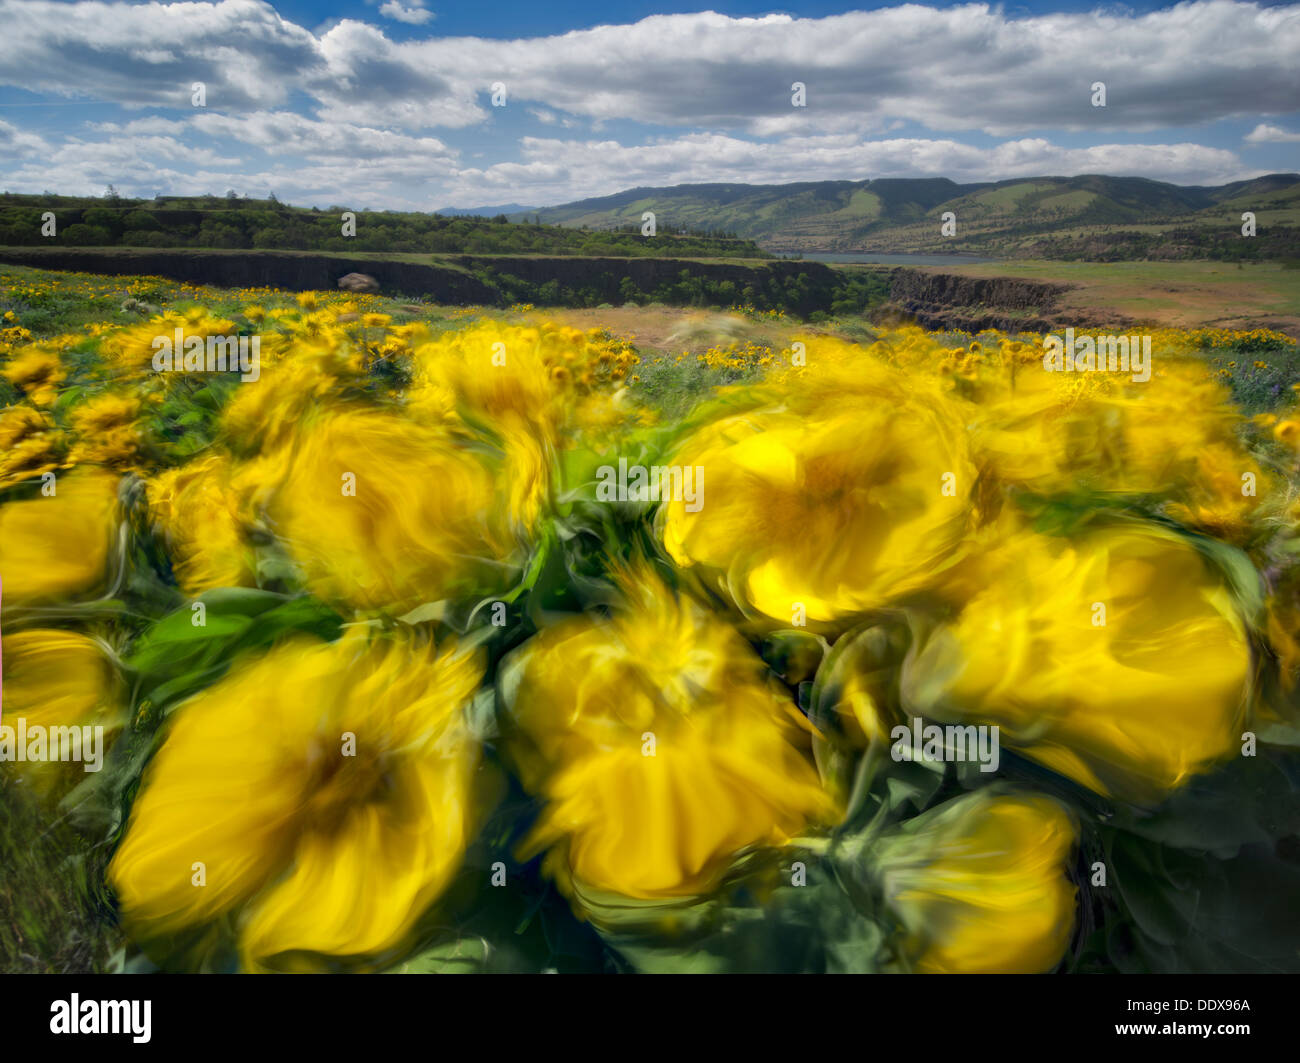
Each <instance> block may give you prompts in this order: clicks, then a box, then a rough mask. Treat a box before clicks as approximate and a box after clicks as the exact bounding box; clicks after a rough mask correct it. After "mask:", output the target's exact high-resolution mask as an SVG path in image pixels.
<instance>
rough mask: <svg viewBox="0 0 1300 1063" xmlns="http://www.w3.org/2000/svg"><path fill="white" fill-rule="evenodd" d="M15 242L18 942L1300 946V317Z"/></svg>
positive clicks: (172, 960)
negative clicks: (760, 297)
mask: <svg viewBox="0 0 1300 1063" xmlns="http://www.w3.org/2000/svg"><path fill="white" fill-rule="evenodd" d="M4 279H5V281H6V283H5V285H4V287H3V289H0V317H2V318H3V321H0V399H3V403H4V405H3V409H2V410H0V447H2V449H3V453H2V454H0V579H2V580H3V589H2V593H3V605H2V626H3V679H4V686H3V723H4V725H5V726H6V727H11V728H12V727H16V726H17V721H18V720H19V719H20V718H21V719H22V720H23V721H24V724H23V726H24V727H25V728H27V729H33V728H42V727H43V728H46V729H47V730H48V731H49V732H50V733H51V734H52V733H53V732H54V729H56V728H73V727H77V728H95V727H99V728H102V729H103V732H102V733H103V735H104V743H105V745H104V749H103V751H102V763H101V764H100V765H99V770H95V771H90V770H86V768H87V767H88V765H85V764H82V763H76V762H72V761H66V760H63V761H60V760H52V759H44V760H43V759H42V758H41V757H39V756H33V757H26V758H23V757H19V756H18V755H17V750H16V743H17V739H16V737H15V736H10V737H8V738H7V739H4V738H0V757H3V758H4V760H5V762H4V763H0V798H2V799H3V801H4V803H5V805H6V813H5V815H6V821H5V825H4V828H3V831H4V832H3V835H2V836H0V866H3V867H6V868H8V869H10V870H9V873H8V874H6V875H5V879H4V881H0V964H3V965H4V967H5V969H9V970H49V969H78V970H80V969H97V970H114V971H148V970H155V969H164V970H173V971H268V970H279V971H319V970H326V971H335V970H362V971H379V970H397V971H444V970H445V971H452V970H466V971H470V970H499V971H505V970H521V971H522V970H530V971H538V970H559V971H625V970H638V971H898V972H905V971H1023V972H1047V971H1053V970H1066V971H1088V972H1097V971H1175V970H1177V971H1188V970H1242V971H1258V970H1278V969H1283V970H1296V969H1297V967H1300V959H1298V957H1300V951H1298V949H1300V940H1298V937H1300V935H1298V934H1297V928H1296V924H1295V919H1294V910H1293V904H1294V898H1295V896H1296V895H1297V890H1298V889H1300V842H1298V841H1297V839H1298V838H1300V801H1298V800H1297V787H1300V753H1298V751H1297V746H1298V745H1300V712H1298V711H1297V699H1298V698H1300V694H1298V693H1297V684H1296V681H1297V678H1298V677H1300V641H1298V640H1300V564H1298V563H1297V554H1298V553H1300V534H1298V530H1300V494H1298V493H1297V492H1298V488H1297V484H1298V483H1300V475H1298V469H1297V460H1298V457H1297V455H1298V453H1300V451H1298V449H1297V448H1300V411H1297V410H1296V409H1295V408H1294V406H1293V403H1294V400H1295V392H1294V390H1293V389H1292V385H1293V384H1295V383H1296V382H1297V380H1300V377H1297V376H1295V373H1294V354H1295V351H1294V348H1295V343H1294V341H1292V340H1289V339H1288V338H1286V337H1285V336H1280V335H1278V334H1276V333H1269V332H1266V331H1263V330H1259V331H1256V332H1254V333H1222V332H1210V331H1201V332H1197V333H1188V332H1174V331H1167V330H1166V331H1160V332H1156V333H1154V334H1153V344H1152V349H1153V372H1152V375H1151V379H1150V380H1149V381H1148V382H1146V383H1136V382H1134V381H1132V380H1131V379H1130V378H1129V377H1128V376H1124V375H1119V374H1109V373H1049V372H1045V371H1044V368H1043V361H1042V350H1043V348H1042V345H1041V343H1040V342H1039V340H1040V337H1034V336H1007V335H1001V334H997V333H983V334H981V335H980V336H978V337H952V336H938V335H935V334H930V333H926V332H924V331H922V330H920V329H916V328H899V329H893V330H886V331H872V332H870V333H867V332H866V330H863V329H860V330H859V331H860V332H861V333H863V334H862V335H859V336H858V337H857V338H856V339H851V338H849V337H848V336H847V335H837V334H835V333H834V331H833V330H826V329H822V330H816V331H810V332H809V333H808V334H807V335H804V336H801V338H799V339H798V340H797V341H792V342H791V344H790V345H788V346H787V345H785V344H782V343H775V344H770V343H763V342H761V341H759V340H755V339H752V338H751V339H743V340H739V341H728V342H719V343H718V344H716V345H713V346H711V347H706V348H705V349H702V350H699V351H695V352H692V351H686V352H682V353H680V354H676V353H669V354H663V353H660V354H658V355H652V354H650V353H649V352H643V351H639V350H638V348H637V347H636V346H635V344H634V342H633V340H632V339H629V338H620V337H618V336H615V335H613V334H611V333H610V332H608V331H606V330H602V329H597V330H589V331H583V330H580V329H578V328H574V327H571V326H568V325H565V324H561V323H558V322H556V321H552V320H549V319H548V318H547V316H546V314H545V312H542V311H538V310H535V309H533V308H531V307H526V306H520V307H516V308H514V309H513V310H512V311H511V312H510V313H509V314H498V315H495V316H493V315H488V314H480V313H477V312H475V311H474V310H472V309H469V310H462V311H459V312H455V313H454V314H453V315H452V316H448V317H444V318H440V319H439V320H438V322H437V323H436V324H435V323H433V322H431V321H430V320H423V319H421V318H420V317H419V316H414V317H413V316H412V315H409V314H408V315H401V314H399V313H397V312H396V311H395V310H394V308H393V306H392V304H391V303H390V302H388V301H385V300H380V299H378V298H376V297H360V298H358V297H356V296H345V295H342V294H324V293H320V294H317V293H303V294H302V295H300V296H297V297H296V298H294V297H291V296H284V295H283V293H273V292H235V293H232V292H216V291H213V290H203V289H188V290H172V291H169V292H168V293H167V300H166V302H167V305H166V306H165V307H154V306H152V304H151V300H152V299H155V298H159V299H161V297H160V295H159V292H158V291H157V290H156V286H157V285H159V284H161V283H163V282H156V281H151V280H149V279H144V280H135V281H131V282H129V285H134V286H135V289H131V288H130V287H129V286H127V282H123V281H121V280H112V279H102V280H94V279H90V278H84V277H83V278H76V277H74V276H72V275H65V276H62V277H55V276H54V275H43V276H41V277H37V276H35V275H34V274H28V275H24V276H23V277H18V276H16V275H14V276H9V277H6V278H4ZM151 286H153V287H151ZM6 300H7V302H6ZM60 300H62V302H60ZM124 300H126V301H124ZM56 306H57V313H55V312H54V311H53V310H51V308H52V307H56ZM5 307H8V309H5ZM417 309H418V308H417ZM42 313H45V314H46V315H47V316H46V317H45V318H42ZM50 315H53V316H50ZM77 315H80V318H78V316H77ZM52 322H54V323H56V324H61V325H64V326H67V328H66V330H65V331H57V330H53V331H52V330H51V323H52ZM173 336H179V337H183V338H184V339H185V340H189V339H191V338H193V337H200V338H202V339H203V340H204V341H205V342H206V340H207V339H208V338H209V337H226V338H229V337H240V336H242V337H244V338H246V339H247V338H250V337H254V336H255V337H257V338H258V340H259V344H260V348H259V350H260V372H259V374H258V375H257V378H256V379H255V380H241V379H240V375H239V373H238V372H207V371H204V370H198V369H191V370H187V369H185V368H184V365H183V364H182V363H181V362H180V361H179V360H178V362H177V366H176V368H175V369H174V370H172V371H163V372H160V371H157V369H156V368H155V353H156V351H157V350H158V341H159V338H160V337H165V338H171V337H173ZM689 373H696V374H704V375H703V376H702V377H700V379H702V380H704V382H705V385H704V386H700V387H698V388H697V389H696V390H695V391H693V392H691V394H690V396H689V398H690V402H689V409H688V410H687V411H686V412H685V413H684V414H683V415H682V416H676V415H674V416H671V417H669V416H665V415H664V414H663V412H662V411H663V409H664V408H665V403H663V402H661V401H658V399H657V397H656V395H657V393H656V392H655V390H654V385H655V383H656V381H657V382H659V383H660V384H663V383H664V382H665V381H669V382H671V381H678V382H680V379H681V378H682V374H689ZM709 374H712V375H709ZM714 383H717V384H720V385H721V386H712V385H713V384H714ZM674 386H676V385H674ZM659 398H662V396H659ZM629 469H631V470H641V471H642V472H645V473H646V474H647V475H646V476H643V477H642V478H641V479H640V480H639V481H637V482H638V483H639V484H640V485H641V486H637V485H636V483H634V482H633V481H634V480H636V476H635V474H633V475H631V476H629V475H628V474H627V470H629ZM614 470H617V474H616V473H615V472H614ZM670 472H671V473H672V474H673V475H671V476H670V475H669V473H670ZM650 473H654V475H650ZM660 473H662V475H660ZM615 481H617V485H616V486H615ZM646 484H651V485H658V486H662V487H663V488H664V489H663V490H662V491H660V492H657V493H656V492H655V491H654V490H651V489H648V488H647V487H646V486H645V485H646ZM670 484H671V485H672V486H671V488H670V487H669V486H668V485H670ZM683 484H687V485H690V488H689V489H685V490H683V489H682V485H683ZM993 728H996V731H993V730H992V729H993ZM87 733H89V732H87ZM900 734H901V735H904V736H911V735H915V736H917V740H916V741H915V742H912V740H911V738H910V737H907V738H905V739H900V737H899V736H900ZM990 734H992V735H995V736H996V737H995V742H996V743H997V745H996V746H995V747H994V748H993V749H992V750H989V749H987V748H986V747H985V746H983V745H980V746H979V747H978V748H979V749H980V750H981V751H982V752H991V754H992V755H991V756H978V757H976V756H972V755H970V754H971V752H972V749H974V748H975V747H974V746H973V745H971V744H970V743H973V742H975V737H974V736H976V735H978V736H980V737H979V741H980V742H981V743H982V742H984V741H985V739H986V738H987V737H988V736H989V735H990ZM5 741H8V742H9V745H8V746H7V747H6V746H5ZM87 742H89V739H87ZM954 743H956V745H957V746H961V747H962V748H964V749H965V753H966V754H967V755H964V756H963V755H962V754H961V749H959V748H955V746H954ZM6 750H7V751H8V755H6Z"/></svg>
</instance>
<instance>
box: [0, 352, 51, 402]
mask: <svg viewBox="0 0 1300 1063" xmlns="http://www.w3.org/2000/svg"><path fill="white" fill-rule="evenodd" d="M0 375H2V376H4V378H5V379H6V380H8V381H9V383H11V384H13V385H14V386H15V387H18V388H21V389H22V390H23V391H24V392H25V393H26V395H27V397H28V398H29V399H30V400H31V401H32V402H33V403H35V404H36V405H37V406H49V405H51V404H52V403H53V402H54V400H55V398H57V397H58V394H59V385H60V384H61V383H62V382H63V381H64V379H65V378H66V377H67V373H65V372H64V371H63V365H62V363H61V362H60V361H59V356H58V355H57V354H53V353H51V352H49V351H45V350H41V349H40V348H39V347H30V348H28V349H27V350H25V351H23V352H22V353H21V354H19V355H17V356H16V357H14V358H12V359H11V360H10V361H9V364H8V365H6V366H5V367H4V369H3V370H0Z"/></svg>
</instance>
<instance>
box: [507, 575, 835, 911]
mask: <svg viewBox="0 0 1300 1063" xmlns="http://www.w3.org/2000/svg"><path fill="white" fill-rule="evenodd" d="M622 582H623V585H624V587H625V588H626V589H627V591H628V593H629V595H630V597H631V599H632V601H631V604H630V606H629V608H628V609H627V611H626V612H620V613H618V614H616V615H615V616H614V617H613V618H612V619H611V620H608V621H598V620H595V619H592V618H589V617H578V618H574V619H571V620H567V621H564V622H561V623H559V624H557V625H555V626H554V627H551V628H547V629H545V630H543V631H542V632H541V633H540V634H539V635H537V636H536V637H535V638H534V639H533V640H532V641H531V642H529V643H527V644H525V646H524V647H523V648H522V649H521V650H519V651H518V652H517V653H516V655H515V656H514V657H512V658H511V659H510V660H509V662H508V663H507V665H506V666H505V668H506V672H507V674H508V675H509V676H510V678H509V679H508V681H507V682H508V683H509V684H510V688H511V689H512V690H513V691H514V692H515V694H514V700H513V704H512V706H511V713H512V718H513V721H514V723H515V725H516V729H515V731H514V733H513V735H512V737H511V740H510V741H509V743H508V748H509V751H510V752H511V754H512V756H513V758H514V760H515V762H516V763H517V765H518V766H519V769H520V772H521V778H522V780H523V782H524V785H525V786H526V787H527V788H528V789H529V790H531V791H532V792H534V793H537V794H538V795H539V796H541V797H543V798H544V799H545V800H546V805H545V807H544V809H543V811H542V814H541V818H540V820H539V822H538V824H537V826H536V828H535V830H534V832H533V833H532V835H531V836H530V837H529V838H528V839H527V840H526V842H525V845H524V855H525V856H527V855H531V854H532V853H536V852H538V851H541V850H543V849H549V852H548V854H547V857H546V861H545V868H546V870H547V872H548V873H549V874H551V875H552V876H553V877H555V878H556V880H557V882H558V884H559V885H560V887H561V889H563V890H564V891H565V892H566V893H567V894H568V895H569V896H570V897H571V899H572V900H573V901H574V904H575V908H577V909H578V910H579V911H580V912H582V910H583V902H582V897H583V894H584V893H587V892H590V891H593V890H595V891H602V892H604V893H612V894H617V895H620V896H623V897H632V898H640V899H672V898H684V897H691V896H696V895H701V894H705V893H708V892H709V891H710V890H711V889H712V888H713V887H714V886H715V885H716V884H717V883H718V881H719V879H720V877H721V875H722V874H723V872H725V870H726V869H727V867H728V866H729V865H730V863H731V862H732V860H733V858H734V857H735V856H736V854H737V853H739V852H740V851H741V850H743V849H746V848H747V847H750V846H764V845H780V844H782V843H784V842H786V841H787V840H788V839H789V838H790V837H792V836H794V835H796V834H798V833H799V832H800V831H801V830H803V829H804V828H805V826H807V825H809V824H810V823H813V822H818V821H823V822H824V821H829V820H830V819H832V818H833V817H834V815H835V808H834V805H833V803H832V802H831V800H830V799H829V798H828V797H827V795H826V794H825V793H824V792H823V791H822V789H821V787H820V785H819V782H818V778H817V774H816V772H815V771H814V770H813V768H812V766H811V764H810V763H809V761H808V759H807V758H806V755H805V752H804V749H805V748H806V743H807V737H808V736H807V727H806V724H805V723H804V721H803V718H802V716H800V715H799V713H798V711H797V709H796V708H795V706H794V705H793V704H791V703H790V701H789V698H788V695H783V694H781V693H780V692H778V691H777V690H776V689H775V688H774V687H773V686H771V685H769V682H768V681H767V680H766V678H765V676H764V666H763V664H762V662H761V661H760V660H758V658H757V657H755V656H754V655H753V653H752V651H751V650H750V649H749V647H748V646H747V645H746V644H745V642H744V641H743V640H742V639H741V638H740V637H739V636H738V635H737V634H736V633H735V632H734V631H733V630H732V629H731V628H730V627H728V626H727V625H725V624H723V623H721V622H719V621H717V620H715V619H713V618H712V617H711V616H709V615H708V614H707V613H706V612H704V610H702V609H701V608H700V607H698V606H697V605H695V604H694V603H693V602H691V601H690V600H688V599H684V598H677V597H675V596H673V595H672V594H671V593H670V592H669V591H668V590H667V588H665V587H663V586H662V585H661V584H660V583H659V582H658V579H657V577H655V576H654V575H653V574H651V573H650V572H649V571H648V569H645V568H636V569H634V570H631V571H630V572H629V573H627V574H626V575H625V578H624V579H623V580H622ZM584 914H586V913H584Z"/></svg>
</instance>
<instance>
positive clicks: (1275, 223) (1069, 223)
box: [514, 174, 1300, 259]
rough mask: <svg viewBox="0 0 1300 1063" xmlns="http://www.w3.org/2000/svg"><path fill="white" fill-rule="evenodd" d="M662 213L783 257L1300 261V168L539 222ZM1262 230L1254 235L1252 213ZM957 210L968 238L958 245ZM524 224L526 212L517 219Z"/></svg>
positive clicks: (701, 190)
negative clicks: (1198, 179) (1244, 231)
mask: <svg viewBox="0 0 1300 1063" xmlns="http://www.w3.org/2000/svg"><path fill="white" fill-rule="evenodd" d="M647 210H649V211H653V212H654V213H655V215H656V222H657V225H658V228H659V231H660V232H670V231H675V230H676V229H678V228H689V229H694V230H708V231H724V232H728V233H734V234H735V235H737V236H739V237H741V238H748V239H750V240H753V241H755V242H756V243H757V244H758V245H759V246H761V247H763V248H765V249H767V250H769V251H773V252H805V253H806V252H816V251H823V252H846V251H876V252H895V253H897V252H927V253H943V252H959V251H970V252H982V253H985V254H993V255H997V256H1000V257H1026V258H1037V257H1051V258H1072V257H1080V258H1094V259H1097V258H1099V259H1106V258H1147V257H1154V258H1288V257H1300V174H1271V175H1269V176H1267V177H1260V178H1256V179H1254V180H1251V181H1235V182H1233V183H1231V184H1226V185H1221V186H1217V187H1200V186H1182V185H1174V184H1168V183H1166V182H1162V181H1151V180H1148V179H1146V178H1141V177H1106V176H1102V175H1087V176H1083V177H1033V178H1022V179H1016V180H1010V181H993V182H981V183H976V184H958V183H957V182H955V181H951V180H948V179H947V178H924V179H911V178H881V179H877V180H871V181H815V182H803V183H799V184H788V185H744V184H700V185H676V186H674V187H672V188H633V189H629V190H628V191H626V192H619V193H617V194H616V195H612V196H602V197H599V198H596V199H584V200H579V201H578V202H576V203H568V204H565V205H563V206H558V207H544V208H540V209H538V208H535V209H533V210H531V211H529V212H528V217H529V219H530V220H531V219H532V218H533V217H538V218H540V220H541V221H542V222H543V223H548V222H549V223H559V224H561V225H566V226H572V227H586V228H588V229H606V228H625V227H627V226H631V225H636V224H639V223H640V220H641V215H642V213H643V212H644V211H647ZM1247 210H1250V211H1254V212H1255V214H1256V224H1257V236H1256V237H1255V238H1254V239H1253V240H1247V239H1243V238H1242V236H1241V231H1240V230H1241V224H1242V222H1241V214H1242V212H1243V211H1247ZM948 211H951V212H952V213H953V214H954V215H955V216H956V226H957V232H956V235H955V236H954V237H945V236H943V235H942V233H941V231H940V225H941V218H942V215H943V214H944V213H945V212H948ZM514 217H515V218H517V219H520V220H522V216H520V215H515V216H514Z"/></svg>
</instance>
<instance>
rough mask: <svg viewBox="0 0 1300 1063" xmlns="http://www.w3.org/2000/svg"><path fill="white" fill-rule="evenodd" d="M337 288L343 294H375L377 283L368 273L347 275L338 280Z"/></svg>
mask: <svg viewBox="0 0 1300 1063" xmlns="http://www.w3.org/2000/svg"><path fill="white" fill-rule="evenodd" d="M339 287H340V288H342V289H343V290H344V291H345V292H377V291H379V282H378V281H377V280H375V278H374V277H372V276H370V274H368V273H349V274H347V275H346V276H343V277H340V278H339Z"/></svg>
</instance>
